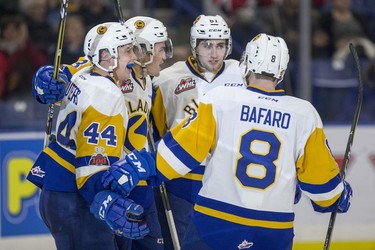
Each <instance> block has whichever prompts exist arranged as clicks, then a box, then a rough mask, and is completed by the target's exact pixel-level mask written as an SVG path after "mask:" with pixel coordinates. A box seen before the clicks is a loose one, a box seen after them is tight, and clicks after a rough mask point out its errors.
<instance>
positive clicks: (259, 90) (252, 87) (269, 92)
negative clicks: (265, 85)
mask: <svg viewBox="0 0 375 250" xmlns="http://www.w3.org/2000/svg"><path fill="white" fill-rule="evenodd" d="M247 89H248V90H251V91H254V92H257V93H260V94H264V95H270V96H283V95H285V91H284V90H283V89H277V90H266V89H262V88H259V87H258V86H255V85H254V84H249V85H248V86H247Z"/></svg>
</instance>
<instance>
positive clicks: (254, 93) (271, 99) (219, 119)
mask: <svg viewBox="0 0 375 250" xmlns="http://www.w3.org/2000/svg"><path fill="white" fill-rule="evenodd" d="M157 152H158V153H157V168H158V171H159V172H160V173H159V180H162V181H166V182H168V181H167V180H170V179H173V178H178V177H181V176H183V175H185V174H187V173H189V172H190V171H191V170H192V169H194V168H196V167H198V166H199V163H200V162H201V161H202V160H203V159H204V158H205V157H206V156H207V155H208V154H209V153H210V154H211V157H210V158H209V159H208V160H207V163H206V169H205V173H204V177H203V187H202V188H201V190H200V191H199V194H198V197H197V201H196V205H195V216H193V220H194V221H195V225H196V226H197V227H198V231H199V232H200V234H201V235H203V237H207V238H206V240H207V241H208V242H210V241H212V242H211V243H208V244H216V248H217V247H218V246H220V247H219V249H235V248H236V247H237V246H238V245H239V244H240V243H241V242H243V241H244V242H248V243H250V242H251V243H252V244H254V248H255V249H285V248H282V247H278V244H281V245H279V246H285V245H284V244H287V243H288V242H289V243H288V244H291V242H292V239H293V231H292V228H293V220H294V213H293V202H294V195H295V187H296V181H297V179H298V180H299V183H300V185H301V189H302V190H303V191H304V193H305V194H306V195H307V196H308V197H309V198H310V199H311V200H312V201H313V202H314V203H315V204H317V205H318V206H321V207H329V206H331V205H332V204H334V203H335V202H336V201H337V199H338V197H339V196H340V194H341V192H342V191H343V185H342V182H341V177H340V175H339V168H338V166H337V164H336V162H335V160H334V158H333V157H332V155H331V152H330V149H329V147H328V143H327V140H326V137H325V134H324V132H323V128H322V122H321V119H320V117H319V115H318V113H317V111H316V110H315V108H314V107H313V106H312V105H311V104H310V103H309V102H307V101H304V100H301V99H298V98H295V97H291V96H286V95H285V93H284V91H280V90H279V91H273V92H267V91H264V90H262V89H259V88H256V87H254V86H249V87H248V89H239V88H225V87H217V88H215V89H213V90H211V91H210V92H208V93H207V94H206V95H205V96H204V97H203V98H202V99H201V103H200V104H199V108H198V112H197V113H196V114H194V115H192V116H191V117H190V118H189V119H187V120H186V121H185V122H182V123H180V124H179V125H177V126H175V127H174V128H173V129H172V130H171V131H170V132H169V133H167V135H166V136H165V137H164V138H163V139H162V140H161V141H160V143H159V145H158V150H157ZM197 214H200V216H196V215H197ZM215 224H217V225H216V226H215ZM224 225H225V226H224ZM226 226H228V230H226V229H225V228H226ZM215 228H219V229H220V230H217V231H216V230H215ZM249 230H254V232H258V234H256V233H252V231H249ZM262 230H266V231H264V232H263V233H261V231H262ZM267 230H268V231H267ZM284 232H285V235H283V233H284ZM261 235H266V236H264V237H263V236H261ZM280 236H285V237H286V238H285V240H287V241H288V242H285V241H284V242H283V240H282V239H283V237H280Z"/></svg>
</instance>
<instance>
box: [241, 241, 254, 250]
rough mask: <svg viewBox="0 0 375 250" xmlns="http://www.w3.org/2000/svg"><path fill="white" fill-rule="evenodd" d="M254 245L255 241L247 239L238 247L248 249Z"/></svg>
mask: <svg viewBox="0 0 375 250" xmlns="http://www.w3.org/2000/svg"><path fill="white" fill-rule="evenodd" d="M253 245H254V243H253V242H248V241H247V240H244V241H242V243H241V244H239V245H238V249H247V248H250V247H252V246H253Z"/></svg>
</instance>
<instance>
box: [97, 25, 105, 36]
mask: <svg viewBox="0 0 375 250" xmlns="http://www.w3.org/2000/svg"><path fill="white" fill-rule="evenodd" d="M96 32H97V33H98V34H99V35H103V34H104V33H106V32H107V27H106V26H104V25H100V26H99V27H98V28H97V29H96Z"/></svg>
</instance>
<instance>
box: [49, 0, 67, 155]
mask: <svg viewBox="0 0 375 250" xmlns="http://www.w3.org/2000/svg"><path fill="white" fill-rule="evenodd" d="M68 2H69V0H63V1H62V3H61V8H60V24H59V35H58V37H57V47H56V52H55V62H54V64H53V78H54V79H55V80H56V81H57V80H58V79H59V68H60V62H61V53H62V46H63V42H64V33H65V26H66V16H67V14H68ZM54 112H55V104H54V103H51V104H49V105H48V113H47V124H46V133H45V135H44V144H43V148H45V147H47V145H48V143H49V141H50V136H51V131H52V120H53V114H54Z"/></svg>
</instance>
